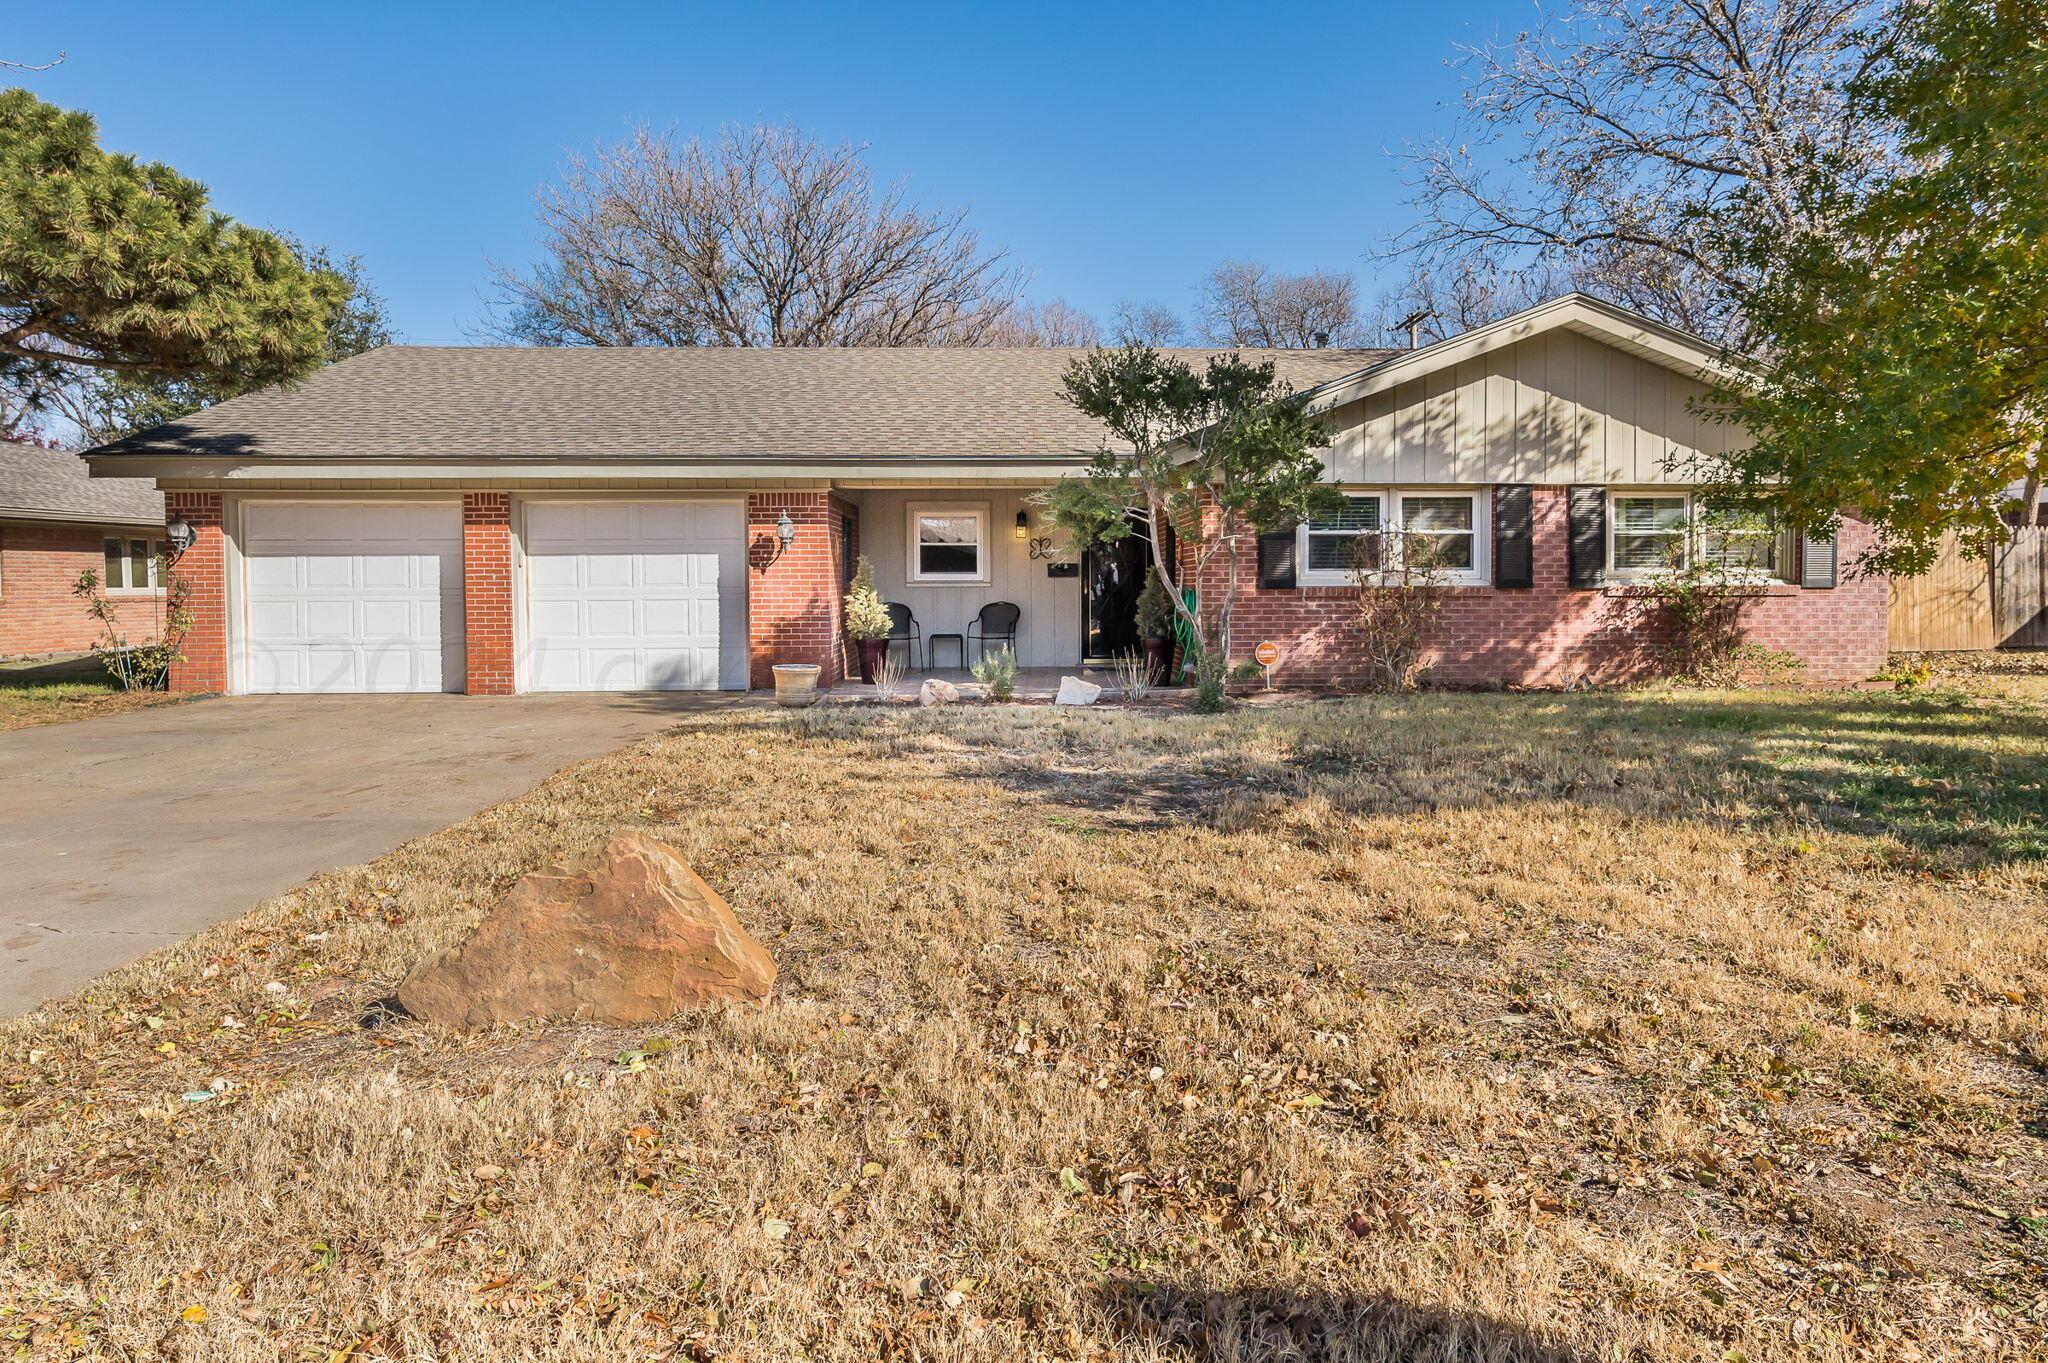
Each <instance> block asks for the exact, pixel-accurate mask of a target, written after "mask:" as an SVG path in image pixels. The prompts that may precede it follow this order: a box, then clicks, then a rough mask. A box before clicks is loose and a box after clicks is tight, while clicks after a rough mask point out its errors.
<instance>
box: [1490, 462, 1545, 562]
mask: <svg viewBox="0 0 2048 1363" xmlns="http://www.w3.org/2000/svg"><path fill="white" fill-rule="evenodd" d="M1534 502H1535V499H1534V497H1533V495H1532V493H1531V489H1530V487H1529V485H1528V484H1527V483H1503V484H1501V485H1500V486H1499V487H1496V488H1495V489H1494V490H1493V585H1494V586H1496V587H1533V586H1535V585H1536V546H1535V544H1534V542H1533V541H1532V539H1531V533H1532V525H1531V522H1532V520H1533V518H1534Z"/></svg>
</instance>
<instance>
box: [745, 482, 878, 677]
mask: <svg viewBox="0 0 2048 1363" xmlns="http://www.w3.org/2000/svg"><path fill="white" fill-rule="evenodd" d="M785 512H787V513H788V515H789V519H790V521H791V523H792V524H794V525H795V526H796V539H795V540H794V541H793V542H792V543H791V544H790V546H789V548H788V549H784V548H782V545H781V542H780V540H779V539H778V538H777V537H776V533H775V522H776V520H777V518H779V517H780V516H782V515H783V513H785ZM853 514H854V510H853V507H852V506H851V504H849V503H848V502H846V501H844V500H843V499H841V498H838V497H835V496H833V495H832V494H831V493H829V492H755V493H751V494H749V495H748V497H747V575H748V581H747V656H748V667H747V684H748V685H749V686H753V687H756V688H765V687H772V686H774V685H775V672H774V667H775V664H777V663H817V664H818V665H819V667H820V668H821V669H822V671H820V673H819V674H818V684H819V685H820V686H830V685H832V684H833V683H834V682H838V681H841V680H843V679H844V678H845V676H846V662H845V659H846V650H845V646H844V631H843V630H842V629H841V627H840V596H841V590H840V572H841V565H842V564H843V563H844V562H845V560H844V558H843V555H844V554H845V553H846V552H847V551H848V549H849V548H850V546H849V545H847V544H846V542H845V536H844V534H843V531H842V528H841V527H842V525H843V518H845V517H847V516H851V515H853Z"/></svg>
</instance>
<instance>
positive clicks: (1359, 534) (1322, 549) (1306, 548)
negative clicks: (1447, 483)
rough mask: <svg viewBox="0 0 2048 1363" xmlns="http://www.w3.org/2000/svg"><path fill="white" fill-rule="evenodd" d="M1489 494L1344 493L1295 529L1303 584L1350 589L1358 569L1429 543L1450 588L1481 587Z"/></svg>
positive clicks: (1419, 491) (1372, 566)
mask: <svg viewBox="0 0 2048 1363" xmlns="http://www.w3.org/2000/svg"><path fill="white" fill-rule="evenodd" d="M1483 496H1484V494H1482V493H1478V492H1432V491H1429V490H1426V489H1415V490H1412V491H1411V490H1405V489H1400V488H1390V489H1387V490H1384V491H1381V490H1378V489H1373V490H1365V491H1355V492H1346V494H1345V497H1344V507H1343V509H1342V510H1341V511H1338V512H1336V513H1334V514H1332V515H1330V516H1329V517H1327V518H1325V519H1321V520H1313V521H1308V522H1306V523H1304V524H1303V525H1302V527H1301V529H1300V531H1299V532H1298V533H1297V541H1296V545H1297V554H1298V556H1299V557H1298V561H1299V563H1300V564H1301V572H1300V577H1299V581H1300V582H1301V584H1302V585H1303V586H1305V587H1346V586H1350V585H1351V584H1352V583H1353V582H1355V581H1356V580H1357V577H1358V574H1359V573H1360V572H1361V571H1365V572H1373V571H1377V570H1378V569H1380V568H1382V567H1386V568H1392V567H1394V566H1396V565H1395V564H1394V563H1392V562H1386V563H1382V561H1381V560H1382V559H1383V558H1384V557H1386V556H1387V555H1398V554H1399V553H1400V552H1401V550H1402V546H1403V545H1404V544H1426V545H1428V546H1429V548H1430V549H1431V550H1432V551H1433V553H1434V558H1435V562H1436V565H1437V569H1438V572H1439V575H1440V578H1441V580H1442V581H1443V582H1444V583H1446V584H1448V585H1453V586H1484V585H1485V582H1486V572H1487V564H1486V543H1485V539H1484V537H1483V536H1481V535H1480V533H1479V527H1480V526H1481V525H1482V524H1484V523H1485V519H1486V517H1485V509H1484V502H1483Z"/></svg>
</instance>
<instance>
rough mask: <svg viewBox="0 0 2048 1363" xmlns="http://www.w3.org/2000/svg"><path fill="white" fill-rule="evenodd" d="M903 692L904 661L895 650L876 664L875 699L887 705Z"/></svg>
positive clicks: (884, 654)
mask: <svg viewBox="0 0 2048 1363" xmlns="http://www.w3.org/2000/svg"><path fill="white" fill-rule="evenodd" d="M902 690H903V661H902V659H901V658H900V657H899V656H898V655H897V653H896V650H895V649H893V648H892V649H889V650H887V651H886V652H884V653H883V654H882V661H881V662H879V663H877V664H875V698H876V699H877V700H879V701H881V702H882V704H884V705H887V704H888V703H889V702H890V701H892V700H894V699H896V697H897V695H898V694H899V693H900V692H901V691H902Z"/></svg>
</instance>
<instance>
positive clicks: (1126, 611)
mask: <svg viewBox="0 0 2048 1363" xmlns="http://www.w3.org/2000/svg"><path fill="white" fill-rule="evenodd" d="M1151 553H1152V544H1151V541H1149V540H1147V539H1146V538H1145V534H1144V531H1143V530H1141V529H1139V528H1137V527H1135V526H1134V527H1132V530H1131V533H1130V534H1128V535H1125V536H1124V537H1123V538H1122V539H1120V540H1116V541H1114V542H1113V543H1110V544H1096V545H1091V546H1090V547H1089V548H1087V549H1086V550H1084V551H1083V552H1082V554H1081V602H1082V609H1083V610H1084V611H1085V612H1086V614H1085V615H1084V616H1083V618H1082V622H1081V654H1082V657H1081V661H1083V662H1089V663H1106V662H1108V661H1109V660H1110V659H1112V658H1115V657H1117V656H1118V655H1120V654H1124V653H1136V652H1137V651H1138V593H1139V592H1141V591H1143V590H1144V588H1145V568H1146V565H1147V564H1148V563H1150V561H1151Z"/></svg>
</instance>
